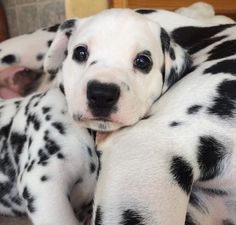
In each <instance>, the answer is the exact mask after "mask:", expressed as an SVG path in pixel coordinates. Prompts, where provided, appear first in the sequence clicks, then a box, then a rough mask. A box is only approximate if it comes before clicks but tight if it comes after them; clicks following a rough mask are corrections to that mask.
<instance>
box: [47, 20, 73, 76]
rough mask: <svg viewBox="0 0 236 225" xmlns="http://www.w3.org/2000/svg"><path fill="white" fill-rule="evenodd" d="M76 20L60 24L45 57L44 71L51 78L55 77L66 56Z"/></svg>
mask: <svg viewBox="0 0 236 225" xmlns="http://www.w3.org/2000/svg"><path fill="white" fill-rule="evenodd" d="M77 21H78V20H76V19H69V20H66V21H65V22H64V23H62V24H61V25H60V27H59V29H58V31H57V33H56V36H55V38H54V40H53V42H52V44H51V46H50V48H49V50H48V52H47V54H46V56H45V59H44V69H45V71H46V72H48V73H49V74H50V75H51V76H55V75H56V73H57V72H58V70H59V69H60V68H61V66H62V62H63V61H64V59H65V58H66V56H67V45H68V41H69V38H70V36H71V34H72V32H73V30H74V28H75V25H76V22H77Z"/></svg>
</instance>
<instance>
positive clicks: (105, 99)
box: [87, 80, 120, 116]
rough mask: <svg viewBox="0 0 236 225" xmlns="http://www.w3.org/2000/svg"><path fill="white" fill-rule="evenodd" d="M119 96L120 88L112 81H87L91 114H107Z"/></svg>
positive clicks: (112, 108)
mask: <svg viewBox="0 0 236 225" xmlns="http://www.w3.org/2000/svg"><path fill="white" fill-rule="evenodd" d="M119 97H120V88H119V86H118V85H116V84H114V83H100V82H98V81H96V80H93V81H90V82H88V85H87V99H88V105H89V108H90V109H91V111H92V113H93V115H96V116H108V115H109V114H110V113H111V112H112V110H115V109H114V108H115V105H116V103H117V102H118V99H119Z"/></svg>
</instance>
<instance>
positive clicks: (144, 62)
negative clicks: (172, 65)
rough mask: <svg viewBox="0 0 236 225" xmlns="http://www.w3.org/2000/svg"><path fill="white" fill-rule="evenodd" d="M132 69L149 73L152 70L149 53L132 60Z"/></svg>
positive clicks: (142, 53) (140, 54)
mask: <svg viewBox="0 0 236 225" xmlns="http://www.w3.org/2000/svg"><path fill="white" fill-rule="evenodd" d="M133 65H134V68H136V69H138V70H140V71H141V72H143V73H149V72H150V70H151V69H152V65H153V62H152V58H151V53H150V52H149V51H144V52H141V53H139V54H138V55H137V56H136V58H135V59H134V63H133Z"/></svg>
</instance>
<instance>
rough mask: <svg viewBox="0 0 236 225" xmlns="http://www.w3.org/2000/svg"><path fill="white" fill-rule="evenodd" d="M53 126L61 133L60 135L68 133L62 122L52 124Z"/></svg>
mask: <svg viewBox="0 0 236 225" xmlns="http://www.w3.org/2000/svg"><path fill="white" fill-rule="evenodd" d="M52 126H53V127H54V128H56V129H57V131H58V132H59V133H60V134H65V133H66V131H65V130H66V129H65V127H64V125H63V124H62V123H61V122H54V123H52Z"/></svg>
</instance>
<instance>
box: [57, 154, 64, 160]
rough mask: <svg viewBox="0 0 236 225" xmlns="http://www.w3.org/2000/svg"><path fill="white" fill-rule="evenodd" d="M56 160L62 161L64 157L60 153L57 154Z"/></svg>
mask: <svg viewBox="0 0 236 225" xmlns="http://www.w3.org/2000/svg"><path fill="white" fill-rule="evenodd" d="M57 158H58V159H64V158H65V156H64V155H63V154H62V153H58V154H57Z"/></svg>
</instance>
